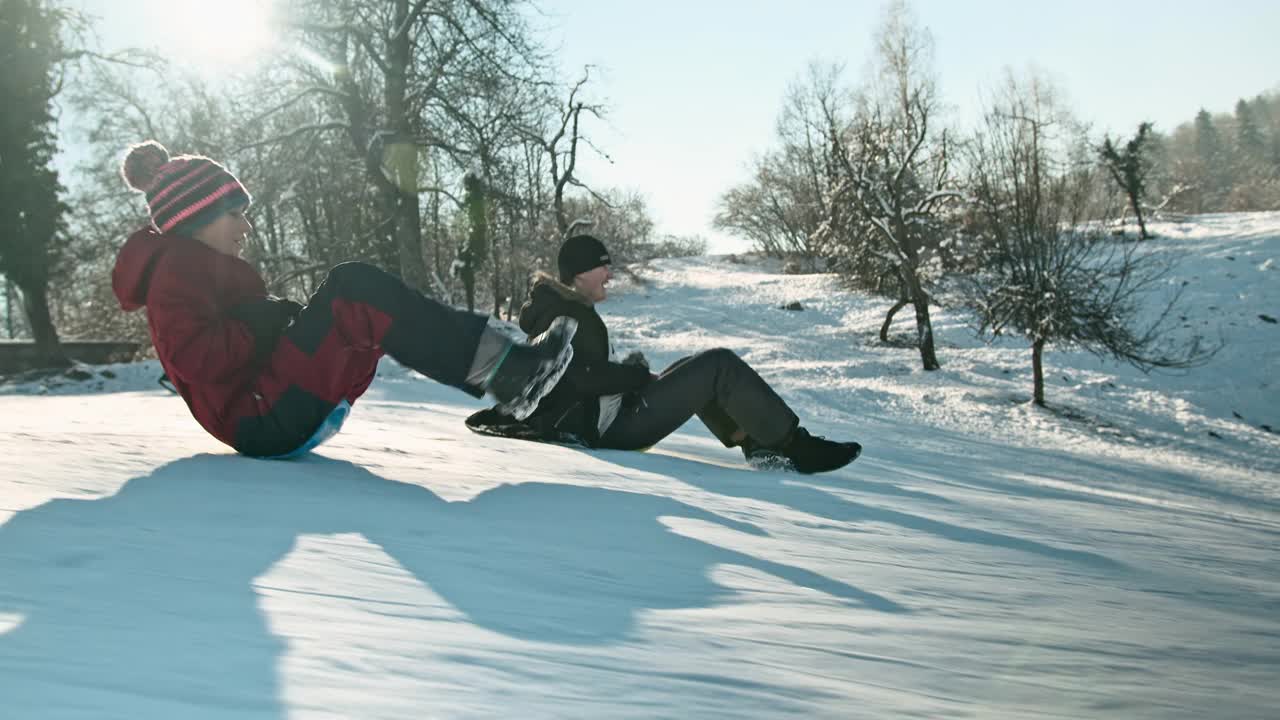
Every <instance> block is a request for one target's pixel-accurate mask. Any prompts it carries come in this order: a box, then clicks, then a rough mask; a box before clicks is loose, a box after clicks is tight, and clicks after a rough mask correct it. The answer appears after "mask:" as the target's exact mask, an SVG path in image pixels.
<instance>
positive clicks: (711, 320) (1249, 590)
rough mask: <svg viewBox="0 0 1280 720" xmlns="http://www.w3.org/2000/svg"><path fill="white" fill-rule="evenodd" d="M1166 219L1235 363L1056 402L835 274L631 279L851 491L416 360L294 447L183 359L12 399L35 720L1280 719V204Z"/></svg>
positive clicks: (1015, 350) (1004, 353) (8, 418)
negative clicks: (317, 440)
mask: <svg viewBox="0 0 1280 720" xmlns="http://www.w3.org/2000/svg"><path fill="white" fill-rule="evenodd" d="M1154 229H1155V230H1156V231H1157V232H1159V233H1161V234H1162V236H1163V238H1164V239H1162V240H1160V241H1159V242H1160V243H1163V244H1164V245H1167V246H1170V247H1173V248H1176V249H1179V250H1181V251H1184V252H1185V253H1187V254H1188V260H1187V261H1186V262H1184V263H1183V266H1182V269H1181V270H1180V276H1179V278H1178V279H1177V280H1176V281H1177V282H1181V280H1186V281H1187V285H1186V292H1187V299H1188V304H1187V319H1186V320H1185V321H1184V322H1185V324H1187V325H1189V326H1191V328H1193V329H1199V328H1203V329H1204V330H1205V331H1206V332H1207V333H1208V334H1209V335H1210V336H1211V337H1216V336H1217V335H1218V333H1219V328H1221V335H1222V337H1223V338H1224V339H1225V340H1226V341H1227V344H1226V346H1225V347H1224V349H1223V350H1222V351H1221V352H1220V353H1219V354H1218V355H1217V356H1216V357H1215V358H1214V359H1213V361H1212V362H1211V363H1210V365H1208V366H1207V367H1205V368H1201V369H1197V370H1194V371H1190V372H1187V373H1180V374H1175V375H1168V374H1165V375H1143V374H1141V373H1138V372H1137V371H1135V370H1132V369H1130V368H1127V367H1124V366H1116V365H1113V364H1107V363H1103V362H1100V361H1098V360H1097V359H1095V358H1093V357H1091V356H1088V355H1082V354H1077V353H1071V352H1059V351H1052V350H1051V351H1050V353H1049V354H1048V358H1047V359H1048V367H1049V370H1050V376H1049V380H1050V386H1049V391H1048V394H1049V401H1050V403H1051V404H1054V405H1055V406H1056V408H1057V410H1056V411H1053V412H1048V411H1044V410H1041V409H1036V408H1034V407H1032V406H1030V405H1029V404H1028V403H1027V398H1028V397H1029V395H1030V353H1029V350H1027V349H1026V348H1025V347H1024V346H1022V345H1021V344H1020V343H1019V342H1018V341H1016V340H1003V341H1001V344H999V345H996V346H991V347H989V346H987V345H984V344H982V343H981V342H978V341H976V340H974V339H972V337H971V336H970V334H969V333H968V331H967V330H966V329H965V328H964V325H963V318H962V317H959V316H956V315H953V314H949V313H946V312H940V313H939V315H938V317H937V318H936V321H937V332H938V335H939V339H940V341H941V346H940V358H941V360H942V362H943V364H944V368H943V370H941V371H938V372H934V373H924V372H922V371H920V370H919V363H918V359H917V358H916V357H915V356H914V355H913V352H912V351H911V350H904V349H901V348H886V347H882V346H880V345H879V344H878V343H877V342H876V338H875V335H876V331H877V330H878V327H879V322H880V319H881V317H882V313H883V311H884V309H885V307H884V303H883V302H882V301H878V300H872V299H867V298H860V297H857V296H850V295H846V294H843V293H840V292H838V291H837V289H836V283H835V280H834V279H833V278H831V277H829V276H825V275H802V276H787V275H782V274H779V273H778V272H777V271H776V268H773V267H772V266H770V265H768V264H767V263H753V262H746V263H735V262H730V261H729V260H728V259H726V258H700V259H690V260H668V261H659V262H655V263H653V264H652V265H651V266H649V267H645V268H640V269H639V272H640V276H641V277H642V278H643V279H644V280H645V282H643V283H635V282H628V283H621V284H620V286H619V287H617V288H615V297H614V299H612V300H611V301H610V302H609V303H607V304H605V305H603V306H601V310H602V312H603V314H604V315H605V316H606V319H607V320H608V322H609V323H610V326H611V328H612V329H613V333H614V337H613V339H614V343H615V346H616V347H617V349H618V350H620V351H623V350H629V349H633V348H638V349H641V350H644V351H645V352H646V354H648V355H649V357H650V359H651V360H652V361H653V362H654V365H656V366H662V365H665V364H666V363H668V362H670V361H672V360H674V359H676V358H677V357H679V356H681V355H684V354H687V353H689V352H693V351H697V350H701V349H706V348H711V347H729V348H732V349H734V350H736V351H738V352H739V353H740V354H742V355H743V356H744V357H746V358H747V359H748V360H749V361H750V362H751V363H752V364H753V365H754V366H755V367H757V368H758V369H759V370H760V371H761V372H762V374H764V375H765V376H766V377H767V378H768V379H769V380H770V381H771V382H773V383H774V384H775V385H776V386H777V387H778V388H779V390H780V392H781V393H782V395H783V396H784V397H785V398H787V399H788V400H789V401H791V402H792V403H793V405H794V406H795V407H796V409H797V411H798V412H799V414H800V415H801V417H802V419H803V420H804V421H805V423H806V425H807V426H809V427H810V429H812V430H814V431H815V432H818V433H821V434H826V435H829V436H835V437H841V438H852V439H857V440H859V441H860V442H862V443H863V444H864V446H866V452H865V455H864V456H863V458H861V459H859V460H858V462H856V463H855V464H854V465H852V466H850V467H848V468H846V469H844V470H841V471H839V472H836V473H832V474H829V475H821V476H812V477H805V476H796V475H788V474H783V473H776V472H757V471H753V470H750V469H748V468H746V467H745V466H744V465H743V464H742V463H741V459H740V457H739V456H738V455H737V454H736V451H733V450H726V449H724V448H722V447H720V446H719V445H718V443H716V442H715V441H714V440H713V439H712V438H711V436H710V435H709V434H708V433H707V432H706V431H705V430H704V429H703V428H701V426H699V425H698V423H697V422H696V421H694V422H693V423H691V424H689V425H686V426H685V428H684V429H683V430H682V431H681V432H679V433H677V434H676V435H674V436H673V437H671V438H669V439H668V440H667V441H664V442H663V443H661V444H659V445H658V446H657V447H656V448H654V449H653V450H651V451H649V452H647V453H625V452H612V451H593V452H588V451H584V450H581V449H574V448H566V447H558V446H550V445H537V444H531V443H521V442H517V441H504V440H499V439H494V438H486V437H478V436H474V435H471V434H469V433H468V432H467V431H466V430H465V429H464V427H463V425H462V418H463V417H465V416H466V414H468V413H469V412H471V411H472V410H473V409H475V408H477V407H480V406H481V405H480V404H479V403H477V402H476V401H473V400H471V399H470V398H467V397H465V396H463V395H461V394H460V393H457V392H456V391H452V390H449V389H447V388H443V387H440V386H438V385H435V384H432V383H430V382H427V381H423V380H421V379H419V378H416V377H414V376H413V375H412V374H411V373H408V372H406V371H405V370H403V369H402V368H399V367H398V366H396V365H395V364H394V363H390V362H388V363H386V364H384V366H383V369H382V372H381V377H380V378H379V380H378V381H377V382H376V383H375V384H374V386H373V388H372V390H371V392H370V393H369V395H368V396H367V397H366V398H365V399H363V400H362V401H361V402H360V403H358V404H357V406H356V410H355V413H354V415H353V417H352V419H351V420H350V421H349V422H348V424H347V427H346V429H344V431H343V433H342V434H340V435H339V436H338V437H337V438H335V439H334V440H333V441H331V442H330V443H329V444H327V445H325V446H324V447H322V448H321V450H320V451H319V452H318V453H316V454H315V455H313V456H311V457H308V458H306V459H304V460H301V461H295V462H271V461H258V460H250V459H246V458H241V457H237V456H234V455H232V454H230V453H229V452H228V451H227V450H226V449H225V448H224V447H222V446H220V445H219V444H218V443H216V442H215V441H213V440H212V439H209V438H208V437H206V436H205V435H204V434H203V433H202V431H200V430H199V428H198V427H197V426H196V425H195V423H194V421H192V420H191V419H190V418H189V416H188V415H187V413H186V409H185V407H184V406H183V404H182V402H181V401H180V400H178V399H176V398H174V397H172V396H170V395H168V394H167V393H166V392H165V391H163V390H161V389H160V388H159V387H158V386H156V385H155V384H154V381H155V377H156V376H157V375H158V374H159V370H158V368H157V367H156V366H155V365H154V364H138V365H132V366H113V367H111V368H105V370H108V371H109V372H110V374H111V375H113V376H114V377H103V376H101V375H99V376H98V377H97V378H95V379H93V380H90V381H84V382H58V381H51V382H44V383H36V384H28V385H21V386H10V387H7V388H5V389H4V390H3V392H4V394H3V395H0V456H2V457H3V458H4V460H3V465H2V467H3V470H2V471H0V718H5V720H8V719H10V718H13V719H15V720H16V719H19V718H22V719H26V718H41V719H43V718H132V719H150V718H178V717H181V718H224V717H235V718H284V717H289V718H423V717H442V718H455V717H457V718H480V717H522V718H566V717H568V718H600V717H608V718H653V717H670V718H690V717H698V718H715V717H723V718H740V717H821V718H856V717H867V718H882V717H926V718H936V717H982V718H1028V717H1059V718H1081V717H1114V718H1179V717H1185V718H1202V717H1216V718H1265V717H1273V716H1274V707H1275V706H1276V705H1277V704H1278V703H1280V697H1277V691H1276V690H1275V689H1274V688H1275V682H1274V681H1275V677H1276V673H1277V671H1280V553H1278V552H1277V547H1278V546H1280V543H1278V541H1280V438H1278V437H1277V435H1275V434H1274V433H1272V432H1269V431H1268V430H1266V429H1264V428H1263V426H1269V427H1271V428H1277V429H1280V409H1277V408H1278V406H1277V399H1280V398H1278V395H1277V387H1276V384H1275V383H1276V380H1275V378H1277V377H1280V326H1277V325H1276V324H1274V323H1271V322H1268V321H1267V320H1266V319H1264V318H1263V317H1262V316H1264V315H1265V316H1267V317H1270V318H1276V317H1280V283H1278V282H1277V279H1278V278H1280V275H1278V273H1280V268H1278V267H1277V266H1278V265H1280V215H1276V214H1255V215H1230V216H1226V215H1224V216H1211V217H1205V218H1199V219H1196V220H1194V221H1192V222H1189V223H1186V224H1184V225H1171V224H1166V225H1162V226H1157V227H1155V228H1154ZM792 301H798V302H800V303H801V304H802V305H803V306H804V308H805V309H804V310H803V311H801V312H789V311H785V310H782V309H779V306H780V305H782V304H784V303H789V302H792ZM902 322H903V323H906V322H908V320H907V319H906V318H904V319H903V321H902ZM896 330H898V331H899V332H906V330H907V327H906V325H902V326H899V327H898V328H896ZM100 370H102V369H99V371H100Z"/></svg>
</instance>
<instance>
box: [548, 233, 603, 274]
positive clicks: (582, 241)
mask: <svg viewBox="0 0 1280 720" xmlns="http://www.w3.org/2000/svg"><path fill="white" fill-rule="evenodd" d="M612 262H613V261H612V260H611V259H609V250H608V249H607V248H605V246H604V243H602V242H600V241H599V240H597V239H595V238H593V237H591V236H590V235H574V236H573V237H571V238H569V239H568V240H565V241H564V244H563V245H561V246H560V254H559V255H557V256H556V264H557V265H559V266H560V282H562V283H570V282H573V278H574V277H576V276H577V275H578V273H584V272H587V271H589V270H595V269H596V268H598V267H600V266H601V265H609V264H611V263H612Z"/></svg>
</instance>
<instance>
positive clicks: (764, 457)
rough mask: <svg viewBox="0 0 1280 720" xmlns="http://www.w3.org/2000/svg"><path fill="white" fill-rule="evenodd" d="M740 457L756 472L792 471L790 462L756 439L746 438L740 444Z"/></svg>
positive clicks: (784, 456)
mask: <svg viewBox="0 0 1280 720" xmlns="http://www.w3.org/2000/svg"><path fill="white" fill-rule="evenodd" d="M739 447H741V448H742V456H743V457H744V458H746V459H747V464H748V465H750V466H751V467H753V468H755V469H756V470H793V469H794V468H793V467H792V466H791V460H790V459H788V458H787V456H786V455H783V454H782V453H781V452H780V451H778V450H774V449H773V448H767V447H765V446H763V445H761V444H760V443H758V442H756V439H755V438H753V437H751V436H747V438H746V439H745V440H743V441H742V444H741V445H740V446H739Z"/></svg>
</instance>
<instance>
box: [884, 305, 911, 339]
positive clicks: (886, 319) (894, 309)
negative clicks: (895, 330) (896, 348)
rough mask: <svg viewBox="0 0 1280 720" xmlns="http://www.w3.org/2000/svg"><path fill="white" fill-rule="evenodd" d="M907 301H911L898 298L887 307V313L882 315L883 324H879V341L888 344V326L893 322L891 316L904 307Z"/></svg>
mask: <svg viewBox="0 0 1280 720" xmlns="http://www.w3.org/2000/svg"><path fill="white" fill-rule="evenodd" d="M909 302H911V301H910V300H908V299H907V298H900V299H899V300H898V302H896V303H894V305H893V307H891V308H889V313H888V314H887V315H885V316H884V324H883V325H881V326H880V342H882V343H886V344H888V342H889V326H890V325H892V324H893V316H894V315H897V314H898V311H899V310H901V309H902V308H904V307H906V306H907V303H909Z"/></svg>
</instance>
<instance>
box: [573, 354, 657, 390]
mask: <svg viewBox="0 0 1280 720" xmlns="http://www.w3.org/2000/svg"><path fill="white" fill-rule="evenodd" d="M574 364H577V359H576V358H575V359H574V362H573V363H571V364H570V365H569V370H568V371H567V372H566V373H565V378H567V379H568V380H569V382H571V383H573V389H574V390H576V391H577V392H578V393H580V394H582V395H615V394H620V393H629V392H632V391H634V390H639V389H640V388H642V387H644V386H645V385H648V384H649V380H650V379H651V377H650V375H649V371H648V369H646V368H643V367H640V366H639V365H623V364H622V363H616V362H610V361H608V360H600V361H595V362H591V361H584V362H582V363H581V364H580V365H579V366H578V367H576V368H575V367H574Z"/></svg>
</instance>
